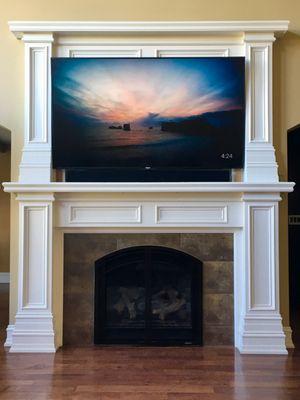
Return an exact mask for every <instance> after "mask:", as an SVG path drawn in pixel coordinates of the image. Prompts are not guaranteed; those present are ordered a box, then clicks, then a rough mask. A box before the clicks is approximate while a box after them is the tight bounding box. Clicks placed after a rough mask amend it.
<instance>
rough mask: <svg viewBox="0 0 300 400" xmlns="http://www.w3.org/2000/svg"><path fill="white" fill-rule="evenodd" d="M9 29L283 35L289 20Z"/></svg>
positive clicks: (16, 27) (35, 24) (21, 28)
mask: <svg viewBox="0 0 300 400" xmlns="http://www.w3.org/2000/svg"><path fill="white" fill-rule="evenodd" d="M8 25H9V29H10V30H11V32H13V33H14V35H15V36H16V37H17V38H18V39H21V38H22V37H23V35H24V34H26V33H32V32H40V33H41V32H47V33H48V32H53V33H63V32H68V33H75V34H76V33H77V34H78V33H85V34H86V33H99V34H104V33H116V32H117V33H168V34H178V33H185V34H187V33H190V34H197V33H211V34H229V35H230V34H231V35H233V34H243V33H247V32H274V34H275V36H277V37H278V36H281V35H283V34H284V33H285V32H286V31H287V30H288V26H289V21H286V20H277V21H9V22H8Z"/></svg>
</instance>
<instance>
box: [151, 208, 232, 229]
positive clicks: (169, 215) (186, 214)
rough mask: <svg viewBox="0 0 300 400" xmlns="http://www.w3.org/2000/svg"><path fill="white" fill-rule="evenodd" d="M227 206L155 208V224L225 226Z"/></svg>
mask: <svg viewBox="0 0 300 400" xmlns="http://www.w3.org/2000/svg"><path fill="white" fill-rule="evenodd" d="M227 210H228V208H227V206H207V205H199V206H190V205H181V206H178V205H176V206H163V205H158V206H156V223H157V224H175V225H190V224H192V225H198V224H208V225H209V224H226V223H227V222H228V218H227Z"/></svg>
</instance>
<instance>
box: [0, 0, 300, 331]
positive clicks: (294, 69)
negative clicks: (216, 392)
mask: <svg viewBox="0 0 300 400" xmlns="http://www.w3.org/2000/svg"><path fill="white" fill-rule="evenodd" d="M51 19H52V20H238V19H239V20H250V19H258V20H263V19H288V20H290V21H291V24H290V32H289V33H288V34H287V35H286V36H285V37H284V38H282V39H280V40H278V41H277V42H276V43H275V51H274V76H275V88H274V89H275V90H274V100H275V104H274V110H275V117H274V141H275V147H276V154H277V159H278V162H279V173H280V176H281V178H282V179H285V178H286V174H287V169H286V165H287V163H286V131H287V129H288V128H290V127H292V126H294V125H296V124H298V123H299V122H300V99H299V93H300V79H299V77H298V74H299V71H300V36H299V35H300V1H299V0H285V1H282V0H264V1H262V0H251V1H250V0H227V1H224V0H210V1H204V0H203V1H202V0H197V1H195V0H172V1H171V0H151V1H149V0H110V1H103V0H85V1H80V0H51V1H50V0H47V1H45V0H26V1H24V0H14V1H13V0H1V14H0V57H1V63H0V77H1V78H0V99H1V107H0V123H1V124H2V125H4V126H6V127H8V128H9V129H10V130H11V131H12V180H17V177H18V169H17V167H18V163H19V160H20V156H21V149H22V133H23V87H24V80H23V75H24V71H23V54H24V53H23V51H24V50H23V44H22V43H21V42H20V41H17V40H16V39H15V38H14V37H13V35H12V34H11V33H10V32H9V30H8V27H7V21H8V20H51ZM17 220H18V218H17V207H16V203H15V201H14V200H12V205H11V249H12V252H11V274H12V277H13V282H12V287H11V299H12V307H11V312H10V315H11V322H13V316H14V315H15V311H16V296H14V292H15V285H16V271H17V234H18V233H17V232H18V226H17ZM280 229H281V233H280V275H281V310H282V314H283V318H284V325H288V323H289V318H288V258H287V254H288V251H287V250H288V248H287V202H286V200H284V201H283V202H282V203H281V206H280Z"/></svg>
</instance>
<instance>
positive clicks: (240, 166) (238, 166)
mask: <svg viewBox="0 0 300 400" xmlns="http://www.w3.org/2000/svg"><path fill="white" fill-rule="evenodd" d="M199 58H200V59H202V60H203V59H213V60H222V61H225V60H230V59H240V60H242V61H243V64H244V68H243V74H244V87H243V89H244V90H243V91H244V99H243V104H242V106H243V108H242V111H243V112H244V125H245V122H246V121H245V114H246V82H245V78H246V71H245V57H244V56H229V57H219V56H212V57H209V56H205V57H193V56H184V57H178V56H177V57H168V58H167V59H168V60H177V59H180V60H182V59H187V60H190V59H192V60H194V59H199ZM57 59H58V60H70V61H72V62H73V61H75V60H78V59H80V60H82V59H86V60H91V59H94V60H99V59H105V60H118V59H119V60H135V61H137V60H147V59H148V60H149V59H150V60H162V59H166V58H162V57H161V58H160V57H76V58H70V57H51V93H53V79H52V60H57ZM52 110H53V95H52V96H51V138H52V153H51V156H52V165H53V168H54V169H58V170H65V171H69V172H68V173H67V174H66V176H67V175H68V174H69V175H70V172H71V175H73V174H74V173H76V171H77V172H78V171H80V170H81V171H82V170H83V169H85V170H86V172H87V174H88V171H91V170H94V169H98V170H102V171H103V172H105V170H107V169H111V170H113V169H122V170H128V173H131V172H132V170H133V169H135V170H136V171H137V173H138V172H140V171H141V170H145V171H146V170H148V177H150V175H151V172H152V171H154V170H155V171H156V172H157V171H161V173H164V172H165V173H170V172H173V173H175V174H176V170H177V171H178V170H179V167H178V166H172V165H170V166H168V167H161V166H152V165H151V166H149V167H148V166H147V167H141V166H136V167H127V166H125V165H124V166H122V167H110V166H107V167H106V166H101V167H99V166H93V167H90V166H86V167H84V166H82V165H80V166H78V165H72V166H71V165H64V166H58V165H56V162H55V156H54V148H55V135H54V133H53V112H52ZM245 136H246V126H244V135H243V152H242V154H241V155H240V160H241V162H240V163H239V164H234V163H232V162H230V161H229V162H228V163H227V166H226V167H225V166H224V167H223V168H220V167H216V168H212V167H208V168H205V167H204V168H203V167H190V166H187V167H184V168H182V169H181V170H183V176H185V177H186V179H185V180H186V181H189V177H188V175H189V174H188V172H189V171H190V172H192V171H196V170H197V171H198V173H199V175H200V176H203V177H205V176H206V177H205V178H204V180H203V181H209V178H208V176H209V175H210V172H209V171H219V172H220V174H221V176H223V178H222V180H224V181H227V180H228V179H230V177H231V172H229V171H231V169H243V168H244V162H245V142H246V140H245ZM222 171H223V172H222ZM206 173H207V174H206ZM205 174H206V175H205ZM130 181H132V179H130ZM146 181H151V178H147V179H146V180H145V182H146ZM155 181H157V180H155ZM174 181H175V180H174ZM177 181H178V180H177ZM179 181H181V180H179ZM192 181H194V180H193V179H192ZM212 181H214V179H212ZM124 182H125V180H124Z"/></svg>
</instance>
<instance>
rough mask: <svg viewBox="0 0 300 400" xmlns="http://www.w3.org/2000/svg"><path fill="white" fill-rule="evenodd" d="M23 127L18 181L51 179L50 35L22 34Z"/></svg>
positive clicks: (32, 181)
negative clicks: (23, 45)
mask: <svg viewBox="0 0 300 400" xmlns="http://www.w3.org/2000/svg"><path fill="white" fill-rule="evenodd" d="M22 40H23V42H24V43H25V127H24V147H23V153H22V160H21V163H20V173H19V182H24V183H48V182H50V180H51V104H50V99H51V74H50V59H51V53H52V42H53V35H52V34H40V33H37V34H25V35H23V38H22Z"/></svg>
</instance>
